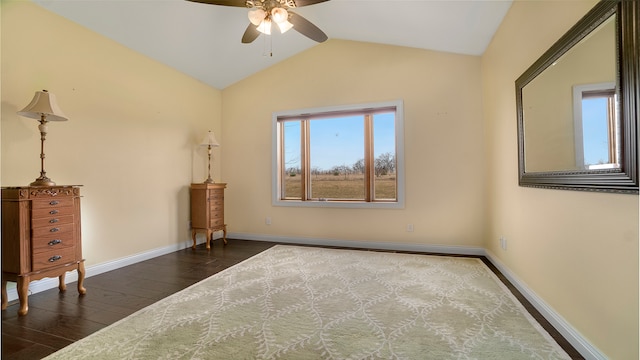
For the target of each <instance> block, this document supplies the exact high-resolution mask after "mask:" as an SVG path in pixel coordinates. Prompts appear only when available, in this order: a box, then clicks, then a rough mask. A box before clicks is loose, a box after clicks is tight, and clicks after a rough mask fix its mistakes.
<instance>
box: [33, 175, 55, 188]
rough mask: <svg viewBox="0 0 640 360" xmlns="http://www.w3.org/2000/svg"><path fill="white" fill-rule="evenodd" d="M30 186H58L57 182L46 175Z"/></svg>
mask: <svg viewBox="0 0 640 360" xmlns="http://www.w3.org/2000/svg"><path fill="white" fill-rule="evenodd" d="M29 186H56V183H54V182H53V180H51V179H49V178H48V177H46V176H40V177H39V178H37V179H36V181H34V182H32V183H31V184H29Z"/></svg>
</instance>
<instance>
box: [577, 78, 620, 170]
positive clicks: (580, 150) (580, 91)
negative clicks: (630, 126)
mask: <svg viewBox="0 0 640 360" xmlns="http://www.w3.org/2000/svg"><path fill="white" fill-rule="evenodd" d="M615 88H616V83H615V82H604V83H597V84H584V85H574V86H573V96H572V97H573V129H574V139H575V140H574V143H575V158H576V167H577V168H578V169H587V170H598V169H618V168H620V164H619V161H620V158H621V157H620V154H619V149H620V146H618V145H619V144H620V126H619V121H620V120H619V119H620V117H619V115H618V114H617V108H618V107H617V105H616V106H615V113H614V114H613V116H614V117H615V119H614V121H615V123H616V124H617V125H618V126H616V128H615V129H614V131H613V132H614V133H613V134H612V135H613V143H614V144H610V146H615V147H616V150H615V151H616V153H615V154H614V155H613V157H614V159H615V161H616V162H614V163H608V164H595V165H589V166H586V167H585V165H584V138H583V128H582V99H583V98H584V94H585V93H589V92H597V91H607V90H615ZM615 101H616V103H617V100H615Z"/></svg>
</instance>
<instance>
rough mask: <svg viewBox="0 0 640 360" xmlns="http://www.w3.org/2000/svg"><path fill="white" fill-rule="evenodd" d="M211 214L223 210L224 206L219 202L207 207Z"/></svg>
mask: <svg viewBox="0 0 640 360" xmlns="http://www.w3.org/2000/svg"><path fill="white" fill-rule="evenodd" d="M209 209H210V211H211V213H212V214H213V213H216V212H220V211H223V210H224V204H223V203H222V202H221V203H219V204H211V206H210V207H209Z"/></svg>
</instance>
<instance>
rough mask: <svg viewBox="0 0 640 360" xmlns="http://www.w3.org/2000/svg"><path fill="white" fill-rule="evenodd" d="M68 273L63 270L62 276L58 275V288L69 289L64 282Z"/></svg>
mask: <svg viewBox="0 0 640 360" xmlns="http://www.w3.org/2000/svg"><path fill="white" fill-rule="evenodd" d="M66 275H67V272H66V271H65V272H63V273H62V274H60V276H58V290H60V291H61V292H62V291H65V290H67V284H65V282H64V278H65V276H66Z"/></svg>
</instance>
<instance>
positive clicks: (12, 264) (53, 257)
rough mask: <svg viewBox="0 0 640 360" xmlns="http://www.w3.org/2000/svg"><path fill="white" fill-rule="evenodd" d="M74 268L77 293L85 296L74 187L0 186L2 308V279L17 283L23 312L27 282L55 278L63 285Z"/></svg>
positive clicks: (77, 192)
mask: <svg viewBox="0 0 640 360" xmlns="http://www.w3.org/2000/svg"><path fill="white" fill-rule="evenodd" d="M72 270H77V271H78V292H79V293H80V294H85V293H86V290H85V289H84V287H83V282H84V274H85V271H84V259H83V258H82V241H81V231H80V188H79V187H78V186H47V187H44V186H42V187H41V186H25V187H11V188H2V309H3V310H4V309H6V307H7V302H8V299H7V290H6V287H7V281H13V282H16V283H17V291H18V298H19V299H20V309H19V310H18V314H20V315H25V314H26V313H27V312H28V309H29V307H28V299H27V296H28V290H29V283H30V282H31V281H33V280H39V279H42V278H45V277H54V276H56V277H58V278H59V285H58V288H59V289H60V291H64V290H65V289H66V285H65V282H64V277H65V274H66V272H67V271H72Z"/></svg>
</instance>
